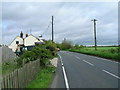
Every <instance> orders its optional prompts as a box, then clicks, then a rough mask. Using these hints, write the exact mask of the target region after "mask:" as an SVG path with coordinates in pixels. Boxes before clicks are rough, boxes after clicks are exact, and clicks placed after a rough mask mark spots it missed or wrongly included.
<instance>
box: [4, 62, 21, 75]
mask: <svg viewBox="0 0 120 90" xmlns="http://www.w3.org/2000/svg"><path fill="white" fill-rule="evenodd" d="M17 68H19V66H17V64H16V63H15V62H6V63H3V64H2V75H3V76H4V75H7V74H9V73H11V72H13V71H14V70H15V69H17Z"/></svg>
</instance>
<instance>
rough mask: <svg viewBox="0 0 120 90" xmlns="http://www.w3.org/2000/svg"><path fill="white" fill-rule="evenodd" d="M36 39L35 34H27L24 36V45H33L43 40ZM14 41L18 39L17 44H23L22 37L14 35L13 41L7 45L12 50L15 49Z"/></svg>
mask: <svg viewBox="0 0 120 90" xmlns="http://www.w3.org/2000/svg"><path fill="white" fill-rule="evenodd" d="M39 39H40V40H38V39H37V38H36V37H35V36H33V35H29V36H28V37H26V38H24V45H25V46H33V45H35V42H44V41H43V40H42V38H39ZM16 41H19V44H23V39H22V38H21V37H19V36H18V37H16V38H15V39H14V40H13V42H12V43H11V44H10V45H9V46H8V47H9V48H11V49H12V51H13V52H15V51H16V49H17V44H16Z"/></svg>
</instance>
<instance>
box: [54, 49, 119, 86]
mask: <svg viewBox="0 0 120 90" xmlns="http://www.w3.org/2000/svg"><path fill="white" fill-rule="evenodd" d="M59 55H60V60H59V62H58V69H57V73H56V77H55V79H54V81H53V85H52V87H53V86H54V87H53V88H65V87H66V82H65V79H66V78H67V81H68V82H67V83H68V85H69V88H120V87H119V84H118V82H119V81H120V77H119V73H118V66H119V65H120V63H117V62H114V61H111V60H107V59H103V58H99V57H95V56H90V55H85V54H80V53H74V52H68V51H60V52H59ZM61 60H62V62H61ZM62 63H63V65H62ZM62 67H64V68H65V74H66V78H65V75H64V73H63V69H62ZM55 83H56V84H55Z"/></svg>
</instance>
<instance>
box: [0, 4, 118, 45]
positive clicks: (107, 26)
mask: <svg viewBox="0 0 120 90" xmlns="http://www.w3.org/2000/svg"><path fill="white" fill-rule="evenodd" d="M2 15H3V17H2V21H3V25H2V27H3V38H4V39H3V42H4V43H5V44H9V43H10V42H11V41H12V40H13V39H14V38H15V37H16V36H17V35H19V33H20V31H23V32H24V34H25V33H30V29H31V32H32V34H34V35H35V36H39V35H41V34H43V33H44V34H43V38H45V39H51V16H52V15H53V16H54V33H55V41H56V42H61V41H62V40H63V39H64V38H67V39H69V40H71V41H72V42H73V43H78V44H82V45H89V44H94V39H93V23H92V22H91V19H94V18H96V19H97V20H98V21H97V36H98V37H97V40H98V44H100V45H101V44H102V45H103V44H107V45H111V44H117V37H118V34H117V33H118V28H117V25H118V24H117V20H118V12H117V3H113V2H112V3H109V2H79V3H78V2H71V3H68V2H67V3H65V2H64V3H60V2H50V3H48V2H46V3H45V2H44V3H43V2H41V3H25V2H23V3H21V2H20V3H10V2H9V3H3V7H2ZM48 26H49V27H48ZM8 38H10V40H9V41H8V40H7V39H8Z"/></svg>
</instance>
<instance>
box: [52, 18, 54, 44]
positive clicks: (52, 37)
mask: <svg viewBox="0 0 120 90" xmlns="http://www.w3.org/2000/svg"><path fill="white" fill-rule="evenodd" d="M53 41H54V32H53V16H52V42H53Z"/></svg>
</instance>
